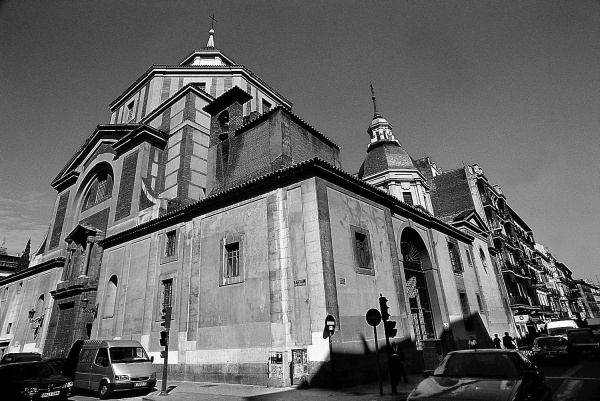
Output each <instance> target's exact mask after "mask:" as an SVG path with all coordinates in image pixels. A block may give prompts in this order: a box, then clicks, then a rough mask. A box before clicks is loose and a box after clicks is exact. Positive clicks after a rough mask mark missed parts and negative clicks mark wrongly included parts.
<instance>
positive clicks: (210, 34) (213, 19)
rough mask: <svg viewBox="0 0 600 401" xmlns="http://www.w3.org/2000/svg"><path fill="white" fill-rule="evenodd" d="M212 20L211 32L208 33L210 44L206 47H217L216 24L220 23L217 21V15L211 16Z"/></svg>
mask: <svg viewBox="0 0 600 401" xmlns="http://www.w3.org/2000/svg"><path fill="white" fill-rule="evenodd" d="M209 17H210V19H211V20H212V21H210V31H208V43H207V44H206V47H215V38H214V35H215V29H214V28H215V22H219V21H217V20H216V19H215V15H214V14H213V15H209Z"/></svg>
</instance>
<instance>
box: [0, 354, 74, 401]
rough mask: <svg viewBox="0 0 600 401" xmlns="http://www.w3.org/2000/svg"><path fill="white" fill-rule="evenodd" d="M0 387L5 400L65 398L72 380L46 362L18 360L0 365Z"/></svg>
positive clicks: (67, 395)
mask: <svg viewBox="0 0 600 401" xmlns="http://www.w3.org/2000/svg"><path fill="white" fill-rule="evenodd" d="M0 388H1V389H2V398H3V399H6V400H66V399H67V398H69V396H70V395H71V391H72V390H73V382H72V381H71V380H70V379H68V378H67V377H65V376H63V375H61V374H59V373H58V372H57V371H56V370H55V369H54V368H53V367H52V366H50V365H49V364H48V363H46V362H41V361H38V362H19V363H11V364H7V365H2V366H0ZM5 397H6V398H5Z"/></svg>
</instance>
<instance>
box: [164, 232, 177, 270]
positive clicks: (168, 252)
mask: <svg viewBox="0 0 600 401" xmlns="http://www.w3.org/2000/svg"><path fill="white" fill-rule="evenodd" d="M177 237H178V230H170V231H167V232H165V233H164V234H163V235H162V255H161V259H160V263H167V262H172V261H174V260H177V249H178V247H177V242H178V241H177Z"/></svg>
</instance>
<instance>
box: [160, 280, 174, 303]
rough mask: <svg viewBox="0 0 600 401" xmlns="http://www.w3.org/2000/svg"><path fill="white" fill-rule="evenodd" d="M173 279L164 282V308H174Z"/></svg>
mask: <svg viewBox="0 0 600 401" xmlns="http://www.w3.org/2000/svg"><path fill="white" fill-rule="evenodd" d="M172 303H173V279H172V278H170V279H167V280H163V281H162V306H163V308H166V307H167V306H173V305H172Z"/></svg>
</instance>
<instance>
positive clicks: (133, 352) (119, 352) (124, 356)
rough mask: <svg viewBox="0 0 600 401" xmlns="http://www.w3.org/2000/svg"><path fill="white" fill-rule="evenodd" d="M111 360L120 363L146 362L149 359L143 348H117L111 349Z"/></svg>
mask: <svg viewBox="0 0 600 401" xmlns="http://www.w3.org/2000/svg"><path fill="white" fill-rule="evenodd" d="M110 359H111V360H112V361H113V363H119V362H145V361H147V360H149V359H148V355H146V351H144V348H142V347H115V348H110Z"/></svg>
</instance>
